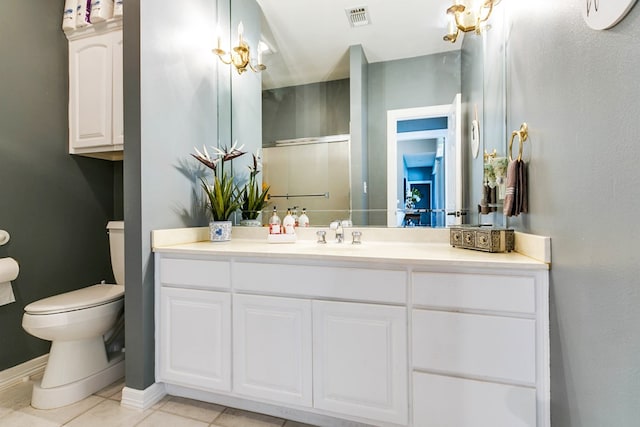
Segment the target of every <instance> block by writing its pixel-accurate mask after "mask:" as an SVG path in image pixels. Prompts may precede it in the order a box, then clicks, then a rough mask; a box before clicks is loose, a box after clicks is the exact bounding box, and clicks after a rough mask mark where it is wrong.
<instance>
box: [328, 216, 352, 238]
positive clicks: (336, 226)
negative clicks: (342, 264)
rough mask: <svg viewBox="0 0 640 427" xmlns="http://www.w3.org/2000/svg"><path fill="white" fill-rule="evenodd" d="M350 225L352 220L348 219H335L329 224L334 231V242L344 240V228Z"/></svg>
mask: <svg viewBox="0 0 640 427" xmlns="http://www.w3.org/2000/svg"><path fill="white" fill-rule="evenodd" d="M351 225H352V222H351V220H348V219H343V220H340V219H337V220H335V221H333V222H332V223H331V224H329V228H330V229H332V230H334V231H335V232H336V243H342V242H344V229H345V227H350V226H351Z"/></svg>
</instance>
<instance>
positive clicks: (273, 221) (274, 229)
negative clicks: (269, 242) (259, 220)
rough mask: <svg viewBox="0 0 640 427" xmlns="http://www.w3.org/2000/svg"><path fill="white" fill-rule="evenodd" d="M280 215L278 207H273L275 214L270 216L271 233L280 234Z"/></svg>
mask: <svg viewBox="0 0 640 427" xmlns="http://www.w3.org/2000/svg"><path fill="white" fill-rule="evenodd" d="M280 232H281V227H280V217H279V216H278V211H277V210H276V207H275V206H274V207H273V214H272V215H271V218H269V234H280Z"/></svg>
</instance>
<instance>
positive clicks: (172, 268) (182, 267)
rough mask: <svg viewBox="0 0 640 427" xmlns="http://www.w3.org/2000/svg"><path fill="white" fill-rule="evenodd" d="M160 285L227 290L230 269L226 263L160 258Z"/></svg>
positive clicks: (229, 284) (229, 283)
mask: <svg viewBox="0 0 640 427" xmlns="http://www.w3.org/2000/svg"><path fill="white" fill-rule="evenodd" d="M160 283H161V284H162V285H163V286H174V287H187V288H202V289H229V288H230V287H231V269H230V267H229V262H228V261H211V260H204V259H183V258H161V259H160Z"/></svg>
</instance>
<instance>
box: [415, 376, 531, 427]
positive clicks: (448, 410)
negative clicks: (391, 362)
mask: <svg viewBox="0 0 640 427" xmlns="http://www.w3.org/2000/svg"><path fill="white" fill-rule="evenodd" d="M413 400H414V402H413V425H414V426H416V427H418V426H419V427H442V426H455V427H478V426H491V427H533V426H535V425H536V391H535V389H534V388H528V387H518V386H510V385H505V384H496V383H490V382H482V381H474V380H467V379H462V378H453V377H447V376H441V375H431V374H423V373H414V374H413Z"/></svg>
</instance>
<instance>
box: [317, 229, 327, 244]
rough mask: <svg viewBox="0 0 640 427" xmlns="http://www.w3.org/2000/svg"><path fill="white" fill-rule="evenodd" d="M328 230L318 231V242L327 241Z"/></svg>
mask: <svg viewBox="0 0 640 427" xmlns="http://www.w3.org/2000/svg"><path fill="white" fill-rule="evenodd" d="M326 235H327V232H326V231H324V230H320V231H316V236H317V237H318V240H317V243H327V240H326V238H325V236H326Z"/></svg>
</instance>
